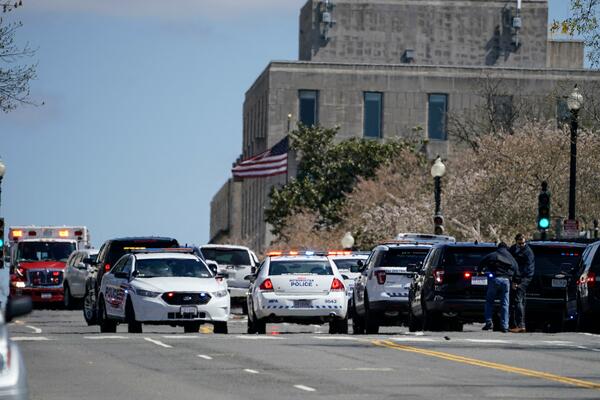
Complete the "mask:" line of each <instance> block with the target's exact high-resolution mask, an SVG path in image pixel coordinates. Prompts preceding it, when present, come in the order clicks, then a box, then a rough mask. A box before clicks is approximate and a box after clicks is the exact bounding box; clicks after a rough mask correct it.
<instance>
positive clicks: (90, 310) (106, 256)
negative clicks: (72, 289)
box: [83, 237, 179, 325]
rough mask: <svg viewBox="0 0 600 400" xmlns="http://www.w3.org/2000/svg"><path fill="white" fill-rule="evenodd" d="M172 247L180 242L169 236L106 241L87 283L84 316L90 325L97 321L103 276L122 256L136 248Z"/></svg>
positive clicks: (177, 245)
mask: <svg viewBox="0 0 600 400" xmlns="http://www.w3.org/2000/svg"><path fill="white" fill-rule="evenodd" d="M171 247H179V243H178V242H177V240H175V239H173V238H167V237H127V238H120V239H111V240H107V241H106V242H104V244H103V245H102V247H100V251H99V252H98V256H97V258H96V263H95V264H96V266H97V272H96V273H95V274H91V275H90V276H89V277H88V278H87V281H86V283H85V296H84V298H83V316H84V318H85V321H86V322H87V323H88V325H94V324H96V323H97V320H96V315H97V313H96V304H97V302H96V300H97V294H98V291H99V288H100V283H102V277H103V276H104V274H105V273H107V272H108V271H110V269H111V268H112V267H113V266H114V265H115V262H117V260H118V259H119V258H121V256H123V255H124V254H126V253H129V252H130V251H131V250H136V249H137V250H139V249H152V248H154V249H164V248H171Z"/></svg>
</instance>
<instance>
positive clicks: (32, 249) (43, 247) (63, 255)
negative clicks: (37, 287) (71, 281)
mask: <svg viewBox="0 0 600 400" xmlns="http://www.w3.org/2000/svg"><path fill="white" fill-rule="evenodd" d="M73 251H75V243H73V242H21V243H19V245H18V248H17V261H24V262H27V261H63V262H64V261H67V259H68V258H69V255H71V253H72V252H73Z"/></svg>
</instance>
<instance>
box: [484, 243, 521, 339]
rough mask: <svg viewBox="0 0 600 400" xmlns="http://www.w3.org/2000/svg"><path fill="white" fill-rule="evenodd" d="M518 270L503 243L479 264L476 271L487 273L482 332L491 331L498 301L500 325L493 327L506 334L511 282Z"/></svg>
mask: <svg viewBox="0 0 600 400" xmlns="http://www.w3.org/2000/svg"><path fill="white" fill-rule="evenodd" d="M518 270H519V266H518V265H517V262H516V261H515V259H514V258H513V256H512V255H511V254H510V252H509V251H508V246H507V245H506V243H504V242H500V244H498V249H497V250H496V251H494V252H493V253H490V254H488V255H487V256H485V257H484V258H483V259H482V260H481V263H480V264H479V268H478V271H479V272H482V271H486V273H488V274H489V275H488V285H487V295H486V300H485V325H484V326H483V330H484V331H488V330H490V329H492V314H493V313H494V302H495V300H496V298H499V299H500V307H501V308H500V324H501V326H499V327H498V326H496V327H494V328H495V329H496V330H499V331H501V332H508V314H509V311H508V305H509V293H510V286H511V280H512V278H513V277H514V276H515V274H516V273H517V271H518Z"/></svg>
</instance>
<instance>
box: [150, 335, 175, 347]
mask: <svg viewBox="0 0 600 400" xmlns="http://www.w3.org/2000/svg"><path fill="white" fill-rule="evenodd" d="M144 340H145V341H147V342H150V343H154V344H155V345H157V346H161V347H164V348H166V349H170V348H172V347H173V346H171V345H168V344H165V343H163V342H161V341H160V340H156V339H152V338H149V337H145V338H144Z"/></svg>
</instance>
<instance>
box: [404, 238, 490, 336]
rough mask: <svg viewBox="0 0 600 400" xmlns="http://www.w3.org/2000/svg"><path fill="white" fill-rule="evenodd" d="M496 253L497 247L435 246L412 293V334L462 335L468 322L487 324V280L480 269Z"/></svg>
mask: <svg viewBox="0 0 600 400" xmlns="http://www.w3.org/2000/svg"><path fill="white" fill-rule="evenodd" d="M496 249H497V246H496V245H495V244H493V243H448V244H439V245H436V246H434V247H433V248H432V249H431V250H430V252H429V254H428V255H427V258H426V259H425V261H424V262H423V266H422V267H421V268H419V269H418V271H417V277H416V278H415V280H414V281H413V283H412V285H411V287H410V290H409V294H408V301H409V322H408V326H409V330H410V331H411V332H414V331H417V330H420V329H423V330H442V329H446V330H454V331H462V329H463V324H464V323H465V322H475V321H478V322H483V319H484V317H483V311H484V307H485V297H486V292H487V277H486V276H480V275H478V274H477V268H478V267H479V264H480V262H481V259H482V258H483V257H485V256H486V255H488V254H489V253H491V252H493V251H495V250H496Z"/></svg>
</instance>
